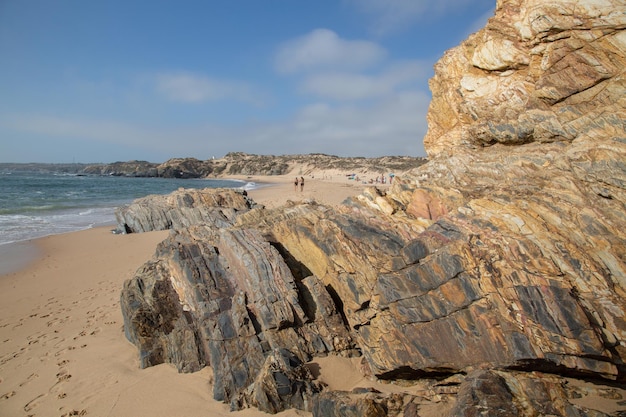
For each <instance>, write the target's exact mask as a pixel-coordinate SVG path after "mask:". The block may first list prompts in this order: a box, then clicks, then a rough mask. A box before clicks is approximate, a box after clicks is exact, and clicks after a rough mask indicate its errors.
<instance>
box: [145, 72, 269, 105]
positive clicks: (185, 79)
mask: <svg viewBox="0 0 626 417" xmlns="http://www.w3.org/2000/svg"><path fill="white" fill-rule="evenodd" d="M154 80H155V86H156V90H157V91H158V92H159V93H160V94H162V95H163V96H165V97H166V98H168V99H169V100H173V101H178V102H183V103H203V102H207V101H218V100H235V101H239V102H244V103H249V104H254V105H259V104H261V103H262V102H263V100H262V94H261V93H260V92H258V91H256V90H255V89H254V88H252V87H251V86H250V85H248V84H247V83H244V82H237V81H232V80H223V79H216V78H210V77H208V76H205V75H200V74H194V73H190V72H175V73H161V74H157V75H156V76H155V77H154Z"/></svg>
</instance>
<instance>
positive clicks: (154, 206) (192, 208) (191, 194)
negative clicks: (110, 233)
mask: <svg viewBox="0 0 626 417" xmlns="http://www.w3.org/2000/svg"><path fill="white" fill-rule="evenodd" d="M254 204H255V203H254V202H253V201H252V200H250V199H249V198H248V197H247V193H246V192H245V191H240V190H233V189H213V188H205V189H185V188H180V189H178V191H174V192H173V193H171V194H168V195H150V196H147V197H143V198H139V199H137V200H135V201H133V202H132V203H131V204H129V205H126V206H122V207H119V208H118V209H117V210H116V211H115V218H116V219H117V230H118V231H120V232H123V233H139V232H149V231H152V230H168V229H180V228H184V227H187V226H191V225H193V224H200V223H209V224H213V225H215V226H216V227H225V226H228V225H229V224H231V223H232V221H233V220H234V219H235V217H236V215H237V213H238V212H240V211H245V210H249V209H250V208H251V207H252V206H254Z"/></svg>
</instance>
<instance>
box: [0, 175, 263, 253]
mask: <svg viewBox="0 0 626 417" xmlns="http://www.w3.org/2000/svg"><path fill="white" fill-rule="evenodd" d="M181 187H183V188H244V189H250V188H254V187H255V185H254V184H253V183H246V182H242V181H237V180H218V179H174V178H171V179H170V178H130V177H115V176H80V175H68V174H58V173H39V172H22V171H4V172H0V245H3V244H7V243H11V242H21V241H25V240H29V239H33V238H38V237H43V236H48V235H53V234H60V233H65V232H72V231H77V230H83V229H88V228H91V227H96V226H106V225H114V224H115V209H116V208H117V207H119V206H122V205H125V204H128V203H130V202H132V201H133V200H134V199H136V198H139V197H144V196H146V195H150V194H169V193H170V192H172V191H174V190H177V189H178V188H181Z"/></svg>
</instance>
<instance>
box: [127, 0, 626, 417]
mask: <svg viewBox="0 0 626 417" xmlns="http://www.w3.org/2000/svg"><path fill="white" fill-rule="evenodd" d="M624 10H625V8H624V4H623V2H622V1H611V0H603V1H588V2H580V1H569V0H552V1H550V2H547V1H539V0H528V1H521V0H502V1H499V2H498V4H497V9H496V14H495V16H494V17H493V18H492V19H491V20H490V21H489V23H488V24H487V26H486V28H484V29H483V30H481V31H480V32H478V33H476V34H474V35H472V36H471V37H470V38H469V39H468V40H467V41H465V42H464V43H463V44H461V45H460V46H459V47H457V48H455V49H453V50H451V51H449V52H447V53H446V54H445V56H444V57H443V58H442V60H441V61H440V62H439V63H438V64H437V66H436V74H435V77H434V78H433V80H432V82H431V88H432V90H433V101H432V104H431V108H430V112H429V132H428V135H427V137H426V139H425V145H426V149H427V152H428V153H429V162H428V163H427V164H426V165H424V166H422V167H420V168H418V169H416V170H414V171H412V172H411V173H410V174H407V175H404V176H402V178H399V179H398V180H397V181H394V184H393V186H392V188H391V189H390V190H388V191H387V192H383V191H381V190H377V189H376V188H371V189H368V190H366V191H365V192H364V193H363V194H362V195H361V196H359V197H358V198H355V199H353V200H351V201H348V202H346V204H344V205H342V206H340V207H325V206H320V205H316V204H301V205H291V206H287V207H282V208H279V209H274V210H266V209H262V208H251V209H245V210H238V211H237V212H236V215H234V216H231V217H229V218H228V223H227V224H221V225H220V226H219V227H216V226H212V225H211V224H206V223H207V222H205V221H202V222H200V223H196V224H189V225H185V226H187V227H183V228H176V230H175V231H173V232H172V234H171V235H170V237H169V238H168V239H167V240H166V241H164V242H163V243H162V244H161V245H160V246H159V249H158V250H157V254H156V255H155V258H154V260H153V261H151V262H149V263H148V264H146V265H145V266H144V267H143V268H142V269H141V270H139V271H138V272H137V275H136V276H135V277H134V278H133V279H131V280H129V281H128V282H127V283H126V284H125V287H124V290H123V292H122V309H123V312H124V317H125V328H126V332H127V335H128V337H129V339H130V340H131V341H133V342H134V343H135V344H136V345H137V346H138V348H139V350H140V357H141V363H142V366H150V365H154V364H156V363H161V362H171V363H174V364H175V365H176V366H177V367H178V368H179V369H180V370H181V371H193V370H195V369H198V368H199V367H202V366H211V367H213V369H214V371H215V375H216V381H215V384H214V396H215V398H218V399H220V400H224V401H227V402H229V403H230V404H231V407H232V408H233V409H239V408H241V407H247V406H257V407H259V408H260V409H261V410H263V411H268V412H276V411H280V410H282V409H284V408H286V407H297V408H300V409H304V410H309V411H312V413H313V415H316V416H329V415H343V414H346V413H348V414H349V413H352V414H350V415H371V416H384V415H405V416H418V415H420V413H422V412H426V411H425V407H426V406H427V405H428V406H429V407H430V406H432V405H433V403H437V404H441V403H446V401H448V404H449V405H450V406H449V407H447V408H446V407H443V406H442V407H441V409H440V410H439V414H438V415H443V416H448V415H449V416H475V415H489V416H518V415H522V416H536V415H557V416H586V415H594V416H607V415H614V416H617V415H624V413H625V412H626V403H624V401H625V400H626V391H625V390H624V389H623V384H624V383H625V382H626V366H625V364H624V359H625V358H626V243H625V242H626V163H625V161H626V123H625V122H624V121H625V120H626V117H625V116H626V101H625V97H626V95H625V94H624V93H625V92H626V91H625V90H626V89H625V79H624V75H625V74H624V68H626V58H625V57H626V32H625V31H624V28H625V27H626V14H625V13H624ZM181 193H184V191H181ZM179 198H183V200H184V199H186V197H179ZM326 354H339V355H348V356H350V355H362V358H363V368H364V371H365V372H367V373H369V374H370V375H372V376H373V377H375V378H378V379H380V380H389V381H395V382H398V381H403V382H402V384H403V385H413V386H420V387H423V390H422V391H420V392H422V394H420V395H417V396H416V395H409V394H403V395H397V394H390V395H385V394H382V393H378V392H372V391H368V390H364V391H356V392H350V393H346V392H327V391H325V390H324V388H323V387H322V386H319V385H318V384H316V381H315V380H314V379H313V376H312V375H311V374H310V373H307V372H306V367H304V368H303V363H304V362H306V361H307V360H309V359H310V358H311V357H314V356H317V355H326ZM587 382H593V383H594V384H593V385H592V384H586V383H587ZM594 396H595V397H596V398H603V400H607V401H608V399H609V398H611V399H612V400H614V403H613V408H610V407H609V408H608V409H606V408H603V407H602V404H601V403H602V401H596V402H594V403H589V402H587V403H584V402H581V401H579V400H580V399H581V398H583V397H588V398H592V397H594ZM620 401H621V402H620ZM430 410H431V411H432V408H430ZM342 413H343V414H342Z"/></svg>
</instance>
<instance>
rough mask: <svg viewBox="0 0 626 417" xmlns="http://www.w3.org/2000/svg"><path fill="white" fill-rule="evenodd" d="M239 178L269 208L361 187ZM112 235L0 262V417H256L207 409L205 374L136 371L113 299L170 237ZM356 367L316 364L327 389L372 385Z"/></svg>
mask: <svg viewBox="0 0 626 417" xmlns="http://www.w3.org/2000/svg"><path fill="white" fill-rule="evenodd" d="M242 179H245V180H247V181H254V182H257V183H259V184H261V183H263V184H269V183H271V184H272V185H271V186H267V187H262V188H260V189H258V190H253V191H251V192H250V193H249V194H250V196H251V197H252V198H253V199H255V201H257V202H259V203H261V204H265V205H266V206H267V207H275V206H278V205H281V204H283V203H285V202H286V201H287V200H293V201H298V200H303V199H315V200H317V201H318V202H324V203H327V204H336V203H339V202H341V201H343V200H344V199H345V198H347V197H349V196H353V195H356V194H358V193H360V191H361V190H362V188H363V185H362V184H360V183H355V181H352V180H347V179H346V178H345V176H343V177H342V176H339V175H336V176H335V178H333V179H332V180H331V179H330V176H327V177H326V179H324V178H317V179H315V178H311V177H310V176H308V177H305V186H304V191H302V192H301V191H299V190H298V191H294V187H293V178H292V177H245V178H244V177H242ZM111 228H112V227H103V228H96V229H90V230H85V231H81V232H74V233H68V234H63V235H56V236H49V237H45V238H42V239H37V240H34V241H31V242H25V243H21V244H20V245H17V246H13V247H11V248H4V249H3V250H1V251H0V264H1V265H5V266H8V267H7V268H5V269H4V270H3V272H2V273H4V275H0V416H72V415H90V416H136V417H141V416H150V417H157V416H168V417H170V416H208V415H210V416H222V415H223V416H227V415H228V416H253V415H260V414H263V413H260V412H258V411H257V410H244V411H241V412H237V413H231V412H229V410H228V406H227V405H225V404H222V403H219V402H216V401H214V400H213V399H212V396H211V387H210V383H211V378H212V374H211V370H210V369H208V368H205V369H204V370H202V371H200V372H197V373H194V374H179V373H178V372H177V371H176V369H175V368H174V367H172V366H171V365H169V364H164V365H160V366H155V367H152V368H148V369H143V370H142V369H139V367H138V359H137V350H136V348H135V347H134V346H133V345H132V344H131V343H129V342H128V341H127V340H126V339H125V337H124V333H123V321H122V315H121V311H120V306H119V296H120V291H121V288H122V284H123V282H124V281H125V280H126V279H129V278H131V277H132V275H133V274H134V272H135V271H136V270H137V268H139V267H140V266H141V265H142V264H143V263H144V262H146V261H147V260H148V259H150V258H151V257H152V254H153V253H154V249H155V247H156V245H157V243H158V242H160V241H162V240H163V239H164V238H165V236H166V235H167V233H168V232H167V231H164V232H150V233H143V234H130V235H115V234H112V233H111ZM28 257H30V258H31V259H30V263H29V264H28V265H26V266H24V265H23V264H24V261H25V259H27V258H28ZM16 260H17V262H16ZM15 269H17V270H15ZM7 271H10V272H8V273H7ZM354 365H355V362H354V360H347V359H338V358H326V359H323V360H320V361H318V362H316V363H315V364H314V366H315V367H316V369H318V370H319V372H320V373H321V374H322V376H320V378H321V379H323V380H324V381H326V382H327V383H329V384H330V385H331V386H336V387H343V388H351V387H352V386H354V385H355V384H360V385H361V386H363V385H365V384H367V383H369V382H368V381H367V380H365V379H364V378H363V377H362V376H361V375H360V374H359V372H358V371H357V368H356V366H354ZM337 371H339V372H337ZM280 415H282V416H303V415H310V414H309V413H305V412H302V411H296V410H290V411H287V412H284V413H281V414H280Z"/></svg>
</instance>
